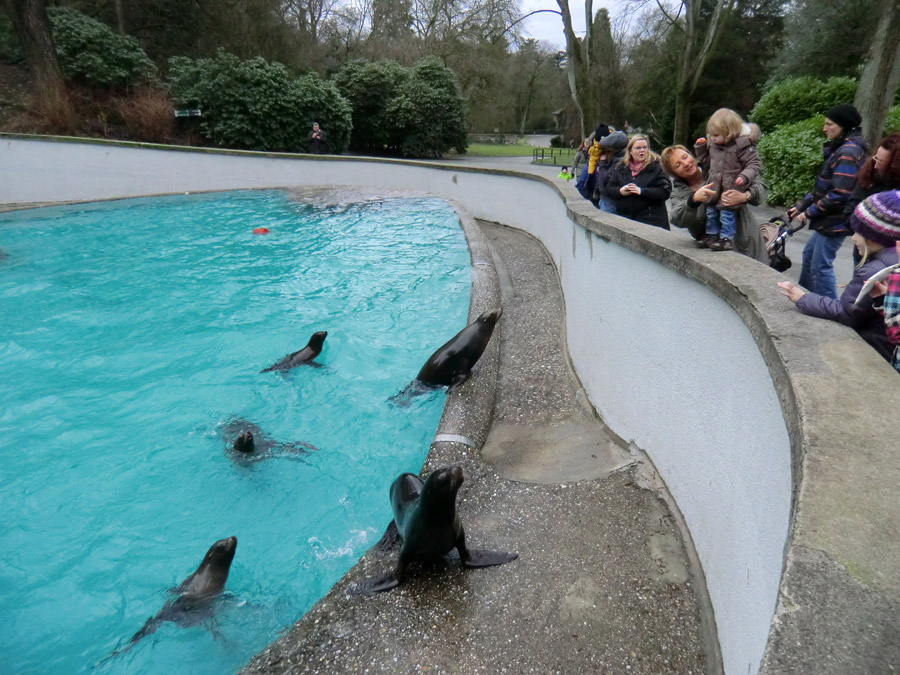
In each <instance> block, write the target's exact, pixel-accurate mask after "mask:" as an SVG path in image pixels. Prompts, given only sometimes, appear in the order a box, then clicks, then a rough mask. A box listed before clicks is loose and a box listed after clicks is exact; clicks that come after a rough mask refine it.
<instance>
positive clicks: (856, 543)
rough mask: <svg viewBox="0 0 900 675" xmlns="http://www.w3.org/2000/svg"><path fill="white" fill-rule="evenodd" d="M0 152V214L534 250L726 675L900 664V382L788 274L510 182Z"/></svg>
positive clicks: (550, 188) (96, 151) (383, 170)
mask: <svg viewBox="0 0 900 675" xmlns="http://www.w3.org/2000/svg"><path fill="white" fill-rule="evenodd" d="M0 146H2V147H3V149H4V151H5V154H6V161H5V162H4V164H3V167H2V168H0V203H2V204H23V203H36V202H58V201H67V200H73V199H79V198H82V199H85V198H87V199H104V198H118V197H127V196H138V195H149V194H160V193H173V192H182V191H185V190H191V191H195V190H196V191H199V190H217V189H237V188H251V187H277V186H284V185H291V186H293V185H317V184H331V185H352V186H366V187H367V188H369V189H371V190H373V193H377V191H378V190H380V189H397V188H402V187H408V188H413V189H416V190H420V191H426V192H430V193H432V194H436V195H438V196H441V197H444V198H446V199H448V200H454V201H457V202H459V203H460V204H462V205H463V207H464V208H465V209H466V210H467V211H468V212H469V213H471V214H472V215H473V216H474V217H476V218H479V219H483V220H488V221H493V222H500V223H505V224H507V225H511V226H514V227H518V228H520V229H523V230H525V231H527V232H529V233H531V234H533V235H534V236H536V237H537V238H539V239H540V240H541V241H542V242H543V243H544V246H545V247H546V248H547V251H548V252H549V254H550V256H551V257H552V259H553V261H554V263H555V264H556V266H557V269H558V271H559V274H560V279H561V284H562V287H563V290H564V293H565V296H566V305H567V319H566V320H567V335H568V341H569V349H570V353H571V356H572V362H573V364H574V366H575V368H576V370H577V372H578V375H579V377H580V378H581V380H582V382H583V383H584V385H585V389H586V391H587V393H588V395H589V397H590V399H591V401H592V403H593V405H594V406H595V408H596V409H597V410H598V412H600V414H601V415H602V417H603V418H604V420H605V421H606V422H607V424H608V425H609V426H610V428H611V429H612V430H613V431H614V432H616V433H617V434H618V435H619V436H621V437H622V438H624V439H625V440H627V441H630V442H633V443H634V444H635V445H636V446H638V447H640V448H641V449H643V450H645V451H647V453H648V454H649V455H650V456H651V458H652V459H653V461H654V464H655V465H656V467H657V469H659V471H660V474H661V476H662V477H663V479H664V480H665V482H666V484H667V486H668V488H669V490H670V492H671V493H672V494H673V495H674V497H675V499H676V500H677V501H678V504H679V507H680V509H681V511H682V512H683V513H684V515H685V519H686V521H687V522H688V525H689V526H690V528H691V532H692V535H693V538H694V541H695V544H696V546H697V549H698V554H699V555H700V559H701V562H702V564H703V567H704V572H705V574H706V578H707V582H708V585H709V590H710V597H711V598H712V601H713V605H714V609H715V613H716V623H717V627H718V633H719V640H720V644H721V646H722V655H723V663H724V668H725V672H726V673H729V674H731V673H738V674H740V675H743V674H744V673H747V672H763V673H767V674H769V673H797V672H815V673H849V672H869V673H872V672H876V673H880V672H884V673H887V672H893V671H895V670H896V669H897V668H898V667H900V639H898V634H897V628H896V626H897V622H896V617H897V616H898V608H900V536H898V534H900V500H898V499H897V497H896V492H897V486H898V485H900V453H898V452H897V451H896V445H897V443H896V438H895V434H894V430H893V428H892V424H891V420H892V419H893V414H894V411H896V410H898V409H900V391H898V387H897V383H898V382H900V381H898V380H897V379H896V378H897V374H896V373H895V372H894V371H893V369H892V368H891V367H890V366H889V364H887V363H886V362H884V361H883V360H882V359H881V358H880V357H879V356H878V355H877V354H876V353H875V352H874V351H873V350H872V349H871V348H869V347H868V345H866V344H865V343H864V342H863V341H862V340H860V339H859V338H858V337H857V336H856V335H855V333H854V332H853V331H851V330H849V329H847V328H844V327H842V326H840V325H838V324H836V323H833V322H827V321H822V320H816V319H812V318H809V317H805V316H803V315H801V314H800V313H799V312H797V311H796V309H795V308H794V307H793V305H791V304H790V303H788V302H787V301H786V300H784V299H783V298H782V297H781V296H780V295H778V293H777V291H776V289H775V283H776V281H777V280H779V279H780V278H781V276H780V275H778V274H777V273H775V272H774V271H772V270H770V269H768V268H767V267H765V266H762V265H760V264H758V263H756V262H754V261H751V260H749V259H747V258H743V257H741V256H738V255H728V254H719V253H713V252H709V251H700V250H697V249H695V248H693V247H692V245H691V244H690V243H689V242H687V241H685V240H682V239H677V238H674V237H672V236H671V235H670V234H669V233H667V232H665V231H661V230H656V229H655V228H651V227H647V226H644V225H641V224H637V223H632V222H631V221H627V220H625V219H622V218H617V217H615V216H607V215H605V214H601V213H600V212H598V211H596V210H594V209H593V208H592V207H591V206H590V204H588V203H587V202H585V201H584V200H583V199H581V198H580V196H578V194H577V193H576V192H575V190H574V188H573V187H572V186H570V185H564V184H559V183H558V182H554V181H551V180H546V179H542V178H539V177H535V176H531V175H522V174H516V173H515V172H508V171H491V170H487V169H467V168H463V167H459V166H450V165H446V164H442V165H436V164H428V163H422V162H402V161H397V160H385V161H382V160H367V159H363V158H335V157H329V158H327V159H322V158H318V157H317V158H310V157H302V156H301V157H294V158H291V157H286V156H283V155H277V156H275V155H271V154H262V153H233V152H222V151H214V150H204V151H201V152H195V151H190V150H184V149H172V150H168V149H163V148H143V147H131V146H122V145H113V144H106V143H102V142H84V141H82V140H79V141H68V142H66V143H64V144H60V143H57V142H55V141H54V140H53V139H40V140H35V139H25V138H21V137H12V136H9V135H0ZM86 166H88V167H91V169H92V170H91V171H86V170H85V167H86ZM476 267H479V266H476ZM488 274H490V273H489V272H488ZM474 304H475V299H474V297H473V308H474ZM473 311H474V309H473ZM486 358H487V356H486ZM489 364H490V361H488V360H485V361H483V362H482V363H480V364H479V368H482V367H484V368H485V369H487V368H489ZM474 379H476V378H473V381H472V382H470V383H467V385H466V386H464V387H461V388H460V391H459V392H458V394H459V395H460V396H466V395H467V392H466V387H467V386H468V385H469V384H474ZM452 398H453V397H452V396H451V400H450V401H448V408H447V409H445V420H447V426H446V427H442V428H445V429H450V430H452V429H462V428H464V427H463V426H459V425H458V424H457V423H456V422H452V423H451V421H450V420H451V418H450V417H448V415H451V412H450V409H451V406H452V405H453V400H452ZM485 405H487V404H485ZM711 411H712V412H711ZM453 414H456V415H459V416H461V417H464V413H462V411H459V412H456V413H453ZM445 420H442V425H443V424H444V421H445ZM478 424H483V422H478V423H475V424H474V426H475V427H477V425H478ZM470 433H473V434H475V435H477V433H478V432H477V431H471V432H470ZM454 448H456V446H455V445H454ZM456 449H457V450H458V451H459V452H463V447H458V448H456Z"/></svg>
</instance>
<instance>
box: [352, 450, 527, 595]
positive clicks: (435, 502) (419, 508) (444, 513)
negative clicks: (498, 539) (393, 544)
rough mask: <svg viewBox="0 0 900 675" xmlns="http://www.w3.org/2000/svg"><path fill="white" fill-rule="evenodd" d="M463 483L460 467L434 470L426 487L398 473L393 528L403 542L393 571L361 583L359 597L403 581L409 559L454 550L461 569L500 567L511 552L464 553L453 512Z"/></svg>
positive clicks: (393, 494)
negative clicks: (461, 565)
mask: <svg viewBox="0 0 900 675" xmlns="http://www.w3.org/2000/svg"><path fill="white" fill-rule="evenodd" d="M462 483H463V470H462V467H460V466H451V467H444V468H442V469H437V470H435V471H433V472H432V473H431V475H429V476H428V478H427V479H426V480H425V482H424V483H423V482H422V479H421V478H419V477H418V476H416V475H415V474H412V473H404V474H400V476H398V477H397V479H396V480H395V481H394V482H393V484H391V506H392V507H393V510H394V525H395V526H396V528H397V532H398V533H399V535H400V536H401V537H402V538H403V544H402V546H401V547H400V558H399V560H398V561H397V568H396V569H395V570H394V571H393V572H392V573H390V574H387V575H385V576H383V577H380V578H378V579H372V580H370V581H368V582H364V583H363V585H362V587H361V588H360V589H359V590H360V592H363V593H375V592H378V591H387V590H390V589H391V588H395V587H396V586H399V585H400V584H401V583H402V582H403V577H404V574H405V572H406V567H407V565H409V563H411V562H412V561H414V560H418V561H423V560H434V559H436V558H440V557H441V556H443V555H444V554H445V553H449V552H450V551H451V550H453V549H454V548H455V549H456V550H457V551H459V557H460V559H461V560H462V563H463V565H465V566H466V567H491V566H493V565H503V564H504V563H508V562H511V561H513V560H515V559H516V558H518V557H519V556H518V554H516V553H503V552H501V551H473V550H469V549H468V548H466V534H465V532H464V531H463V526H462V522H460V520H459V515H458V514H457V513H456V493H457V492H458V491H459V487H460V486H461V485H462Z"/></svg>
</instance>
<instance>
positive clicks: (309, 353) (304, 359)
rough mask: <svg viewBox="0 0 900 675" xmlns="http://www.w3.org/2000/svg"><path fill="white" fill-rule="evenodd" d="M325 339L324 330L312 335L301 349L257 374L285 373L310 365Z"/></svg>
mask: <svg viewBox="0 0 900 675" xmlns="http://www.w3.org/2000/svg"><path fill="white" fill-rule="evenodd" d="M326 337H328V332H327V331H324V330H320V331H318V332H316V333H313V334H312V337H310V338H309V342H308V343H307V345H306V346H305V347H304V348H303V349H301V350H300V351H296V352H294V353H293V354H288V355H287V356H285V357H284V358H283V359H281V360H280V361H277V362H276V363H273V364H272V365H271V366H269V367H268V368H263V369H262V370H261V371H259V372H261V373H268V372H269V371H270V370H281V371H285V370H290V369H291V368H294V367H296V366H299V365H302V364H304V363H310V362H311V361H312V360H313V359H314V358H316V357H317V356H318V355H319V354H320V353H321V352H322V343H323V342H325V338H326ZM313 365H317V364H313Z"/></svg>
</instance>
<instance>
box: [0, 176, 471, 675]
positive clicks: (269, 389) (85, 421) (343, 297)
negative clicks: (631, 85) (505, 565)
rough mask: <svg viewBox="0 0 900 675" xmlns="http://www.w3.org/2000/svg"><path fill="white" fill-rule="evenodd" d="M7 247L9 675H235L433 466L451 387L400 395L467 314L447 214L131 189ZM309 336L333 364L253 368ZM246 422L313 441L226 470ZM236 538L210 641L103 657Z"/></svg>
mask: <svg viewBox="0 0 900 675" xmlns="http://www.w3.org/2000/svg"><path fill="white" fill-rule="evenodd" d="M256 227H266V228H268V229H269V230H270V234H268V235H263V236H259V235H253V234H252V230H253V229H254V228H256ZM0 249H2V250H4V251H6V252H7V254H8V255H7V257H5V258H4V259H2V260H0V382H2V383H3V385H2V387H0V452H2V462H0V495H2V503H3V514H2V516H0V551H2V554H0V615H2V616H3V626H2V628H0V654H2V657H0V659H2V665H0V671H3V672H16V673H22V672H35V673H50V672H53V673H76V672H84V671H88V670H94V671H96V672H103V673H106V672H110V673H117V672H147V673H165V672H176V673H181V672H191V673H223V672H229V671H234V670H235V669H237V668H239V667H240V666H241V665H243V664H245V663H246V662H247V661H248V660H249V658H250V657H251V656H252V655H253V654H254V653H255V652H257V651H258V650H260V649H262V648H263V647H264V646H265V645H266V644H267V643H268V642H269V641H271V640H272V639H274V638H275V637H276V636H277V634H278V632H279V631H280V630H282V629H283V628H285V627H286V626H288V625H290V624H291V623H293V622H294V621H296V620H297V619H298V618H299V617H300V616H301V615H302V614H303V613H304V612H305V611H306V610H307V609H308V608H309V607H310V606H311V605H312V604H313V603H315V601H316V600H318V599H319V598H320V597H321V596H322V595H324V593H325V592H326V591H327V590H328V588H330V586H331V585H332V584H333V583H334V582H335V581H336V580H337V579H338V578H340V576H341V575H342V574H343V573H344V572H345V571H346V570H347V569H349V567H351V566H352V565H353V564H354V563H355V561H356V560H357V559H358V558H359V556H360V555H362V553H364V552H365V550H366V549H367V548H368V547H369V546H371V545H372V544H373V543H374V542H375V541H377V539H378V538H379V537H380V536H381V534H382V532H383V529H384V527H385V526H386V525H387V523H388V522H389V521H390V518H391V516H390V507H389V504H388V498H387V493H388V487H389V485H390V482H391V480H392V479H393V478H394V477H395V476H396V475H397V474H398V473H400V472H403V471H413V472H415V471H417V470H418V469H419V467H420V466H421V464H422V462H423V461H424V458H425V455H426V453H427V451H428V445H429V443H430V440H431V437H432V435H433V434H434V431H435V428H436V425H437V422H438V420H439V418H440V414H441V410H442V406H443V401H444V395H443V393H442V392H436V393H435V394H433V395H431V396H428V397H421V398H419V399H416V400H415V401H414V402H413V404H412V405H411V406H410V407H409V408H396V407H393V406H391V405H390V404H389V403H388V402H387V399H388V398H389V397H390V396H391V395H393V394H395V393H396V392H397V391H399V390H400V389H401V388H402V387H403V386H404V385H405V384H406V383H407V382H408V381H409V380H410V379H412V378H413V377H414V376H415V374H416V373H417V372H418V369H419V368H420V367H421V365H422V363H423V362H424V361H425V359H426V358H427V357H428V356H429V354H431V352H432V351H433V350H434V349H436V348H437V347H438V346H439V345H441V344H442V343H443V342H445V341H446V340H447V339H448V338H449V337H450V336H452V335H453V334H454V333H455V332H457V331H458V330H459V329H460V328H462V326H463V325H464V324H465V317H466V312H467V308H468V302H469V291H470V266H469V255H468V250H467V247H466V243H465V239H464V237H463V234H462V231H461V230H460V228H459V224H458V222H457V218H456V216H455V214H454V213H453V212H452V210H451V209H450V208H449V207H448V206H447V205H446V204H445V203H444V202H441V201H439V200H434V199H389V200H384V201H380V202H370V203H360V204H348V205H340V206H316V205H309V204H300V203H296V202H294V201H292V200H291V199H290V198H289V197H288V195H286V194H285V193H282V192H272V191H266V192H260V191H256V192H232V193H226V194H217V195H192V196H183V197H171V198H168V197H167V198H155V199H138V200H126V201H120V202H111V203H105V204H93V205H87V206H85V205H78V206H66V207H54V208H47V209H39V210H33V211H24V212H17V213H11V214H5V215H0ZM317 330H327V331H328V338H327V340H326V341H325V347H324V350H323V352H322V354H321V355H320V356H319V357H318V359H317V360H318V361H319V362H320V363H321V364H322V367H320V368H313V367H300V368H296V369H294V370H292V371H289V372H288V373H286V374H281V373H278V372H269V373H262V374H260V372H259V371H260V370H261V369H263V368H265V367H267V366H269V365H271V364H272V363H274V362H275V361H277V360H278V359H280V358H281V357H282V356H284V355H285V354H287V353H289V352H293V351H296V350H298V349H300V348H301V347H303V346H304V345H305V344H306V342H307V340H308V338H309V336H310V335H311V334H312V333H313V332H314V331H317ZM237 418H241V419H246V420H249V421H251V422H253V423H254V424H256V425H258V426H259V427H260V428H261V429H262V430H264V431H265V432H266V433H267V434H269V435H270V436H272V437H273V438H275V439H278V440H281V441H286V442H287V441H302V442H306V443H310V444H312V445H314V446H315V447H317V448H318V451H315V452H310V453H309V454H306V455H291V454H287V455H285V456H283V457H273V458H271V459H267V460H266V461H262V462H257V463H253V464H240V463H235V462H234V461H232V459H231V458H230V457H229V455H228V453H226V452H225V444H224V442H223V440H222V430H223V427H224V426H225V425H226V424H227V423H228V422H229V421H230V420H233V419H237ZM230 535H234V536H236V537H237V539H238V545H237V553H236V555H235V559H234V563H233V565H232V568H231V574H230V576H229V579H228V584H227V587H226V588H227V590H228V592H229V597H228V598H227V599H226V601H225V602H224V603H223V604H222V606H221V607H220V608H219V610H218V612H217V614H216V621H217V624H218V628H219V629H220V631H221V637H220V639H217V638H216V637H214V635H213V633H212V632H211V631H210V630H208V629H207V628H206V627H204V626H196V627H187V628H181V627H177V626H175V625H173V624H171V623H166V624H163V626H162V627H161V628H160V629H159V630H158V631H157V632H156V633H155V634H154V635H152V636H150V637H147V638H145V639H144V640H143V641H141V642H140V643H138V644H137V645H136V646H135V647H134V649H132V650H131V651H129V652H127V653H126V654H123V655H121V656H119V657H116V658H115V659H112V660H110V661H107V662H105V663H102V664H101V665H99V666H97V664H98V663H100V662H101V661H102V659H103V658H104V657H105V656H107V655H108V654H109V653H110V652H111V651H112V650H113V649H114V648H115V647H116V646H117V645H119V644H124V643H125V642H126V641H127V640H128V639H129V638H130V637H131V636H132V635H133V634H134V633H135V632H136V631H137V630H138V629H139V628H140V627H141V626H142V625H143V623H144V621H145V620H146V619H147V618H149V617H150V616H152V615H153V614H155V613H156V612H157V611H158V610H159V609H160V607H161V606H162V605H163V604H164V602H165V601H166V599H167V593H166V591H167V589H169V588H171V587H173V586H175V585H177V584H178V583H179V582H180V581H181V580H182V579H184V578H185V577H186V576H187V575H188V574H190V573H191V572H192V571H193V570H194V569H195V568H196V567H197V565H198V564H199V563H200V560H201V559H202V558H203V555H204V553H205V552H206V550H207V548H208V547H209V546H210V545H211V544H212V543H213V542H214V541H216V540H217V539H221V538H223V537H227V536H230Z"/></svg>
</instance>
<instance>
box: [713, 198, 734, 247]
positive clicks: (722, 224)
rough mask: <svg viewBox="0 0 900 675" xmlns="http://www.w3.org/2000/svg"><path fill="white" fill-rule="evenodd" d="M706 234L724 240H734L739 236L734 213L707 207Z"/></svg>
mask: <svg viewBox="0 0 900 675" xmlns="http://www.w3.org/2000/svg"><path fill="white" fill-rule="evenodd" d="M706 234H709V235H716V236H719V237H722V239H734V235H735V234H737V222H736V221H735V219H734V211H729V210H728V209H722V210H721V211H720V210H719V209H717V208H715V207H714V206H712V205H707V207H706Z"/></svg>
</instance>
